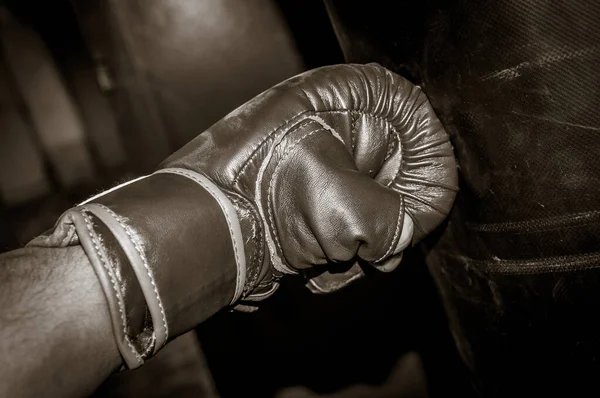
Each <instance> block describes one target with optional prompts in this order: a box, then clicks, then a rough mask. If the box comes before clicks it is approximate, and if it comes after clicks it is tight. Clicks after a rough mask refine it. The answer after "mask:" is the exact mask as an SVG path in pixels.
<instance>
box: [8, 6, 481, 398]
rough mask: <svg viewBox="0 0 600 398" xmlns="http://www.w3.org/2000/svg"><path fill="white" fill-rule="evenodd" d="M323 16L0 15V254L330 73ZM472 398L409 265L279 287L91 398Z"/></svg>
mask: <svg viewBox="0 0 600 398" xmlns="http://www.w3.org/2000/svg"><path fill="white" fill-rule="evenodd" d="M342 62H344V58H343V55H342V52H341V50H340V48H339V46H338V43H337V39H336V36H335V32H334V31H333V29H332V27H331V24H330V21H329V18H328V14H327V9H326V7H325V5H324V4H323V3H322V2H321V1H318V0H304V1H301V0H288V1H283V0H282V1H275V0H251V1H242V0H201V1H199V0H144V1H142V0H45V1H33V0H21V1H5V2H2V3H0V251H7V250H11V249H14V248H17V247H19V246H22V245H23V244H25V243H26V242H27V241H28V240H29V239H31V238H32V237H34V236H35V235H37V234H39V233H41V232H43V231H44V230H46V229H48V228H50V227H51V226H52V225H53V223H54V221H55V220H56V219H57V218H58V216H59V215H60V214H61V213H62V212H63V211H64V210H65V209H67V208H69V207H71V206H72V205H74V204H76V203H77V202H78V201H80V200H82V199H85V198H86V197H88V196H90V195H92V194H94V193H97V192H99V191H101V190H103V189H107V188H110V187H111V186H113V185H115V184H117V183H119V182H122V181H124V180H126V179H129V178H132V177H135V176H138V175H141V174H147V173H150V172H152V171H153V169H154V168H155V167H156V166H157V165H158V163H159V162H160V161H161V160H162V159H164V158H165V157H167V156H168V155H169V154H170V153H172V152H173V151H175V150H177V149H178V148H179V147H181V146H182V145H183V144H185V143H186V142H187V141H189V140H190V139H191V138H193V137H195V136H196V135H197V134H199V133H201V132H202V131H203V130H205V129H206V128H207V127H209V126H210V125H211V124H213V123H214V122H216V121H217V120H219V119H220V118H222V117H223V116H224V115H226V114H227V113H228V112H230V111H231V110H233V109H235V108H236V107H237V106H239V105H241V104H243V103H244V102H245V101H247V100H249V99H250V98H252V97H253V96H255V95H256V94H258V93H260V92H261V91H263V90H265V89H267V88H269V87H271V86H272V85H274V84H276V83H278V82H280V81H281V80H284V79H286V78H288V77H290V76H293V75H296V74H298V73H300V72H302V71H304V70H307V69H312V68H315V67H319V66H323V65H328V64H335V63H342ZM457 394H460V395H461V396H463V397H468V396H469V395H470V394H471V390H470V388H469V383H468V380H467V378H466V373H465V370H464V368H463V365H462V363H461V361H460V360H459V358H458V356H457V354H456V351H455V348H454V345H453V342H452V339H451V336H450V333H449V332H448V328H447V325H446V319H445V316H444V315H443V310H442V308H441V305H440V302H439V298H438V296H437V293H436V290H435V288H434V286H433V284H432V282H431V279H430V277H429V274H428V272H427V269H426V267H425V266H424V264H423V261H422V258H421V256H420V254H419V253H418V252H411V253H409V255H408V256H407V258H406V260H405V262H404V264H403V265H402V266H401V267H400V268H399V269H398V270H397V271H396V272H394V273H392V274H391V275H385V277H383V278H382V277H381V276H377V275H375V276H373V277H372V278H369V279H368V280H363V281H359V282H358V283H355V284H354V285H353V286H351V287H350V288H348V289H345V290H344V291H342V292H339V293H336V294H333V295H330V296H314V295H311V294H309V292H308V290H306V289H305V288H304V287H303V286H302V284H301V281H298V280H289V281H286V283H285V284H284V286H283V288H282V289H281V291H279V292H278V293H277V295H276V296H275V297H274V298H273V299H271V300H269V301H267V302H266V303H265V304H264V306H263V308H261V310H260V311H258V312H257V313H253V314H241V313H232V312H228V311H223V312H222V313H219V314H217V315H216V316H215V317H213V318H211V319H210V320H209V321H208V322H206V323H205V324H203V325H202V326H201V327H200V328H198V330H197V331H196V332H195V333H189V334H187V335H185V336H183V337H181V338H179V339H177V340H176V341H175V342H173V343H172V344H171V345H169V346H168V347H167V348H166V349H164V350H163V351H162V352H161V353H160V354H159V355H158V356H157V357H156V358H154V359H152V360H150V361H149V362H148V364H147V365H146V366H145V367H143V368H142V369H140V370H137V371H133V372H124V373H120V374H117V375H115V376H113V377H112V378H111V379H109V380H108V381H107V382H106V383H105V384H104V385H103V386H102V387H101V388H100V389H99V390H98V392H97V393H96V396H97V397H134V396H146V397H166V396H185V397H188V396H189V397H192V396H193V397H216V396H222V397H238V396H253V397H254V396H256V397H279V398H285V397H427V396H439V397H445V396H452V395H457Z"/></svg>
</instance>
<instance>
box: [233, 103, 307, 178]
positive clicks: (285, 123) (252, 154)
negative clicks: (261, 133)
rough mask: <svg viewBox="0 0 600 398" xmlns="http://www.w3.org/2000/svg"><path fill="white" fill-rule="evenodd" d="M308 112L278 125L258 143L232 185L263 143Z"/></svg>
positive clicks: (298, 114)
mask: <svg viewBox="0 0 600 398" xmlns="http://www.w3.org/2000/svg"><path fill="white" fill-rule="evenodd" d="M308 112H310V110H305V111H302V112H300V113H297V114H295V115H294V116H292V117H291V118H290V119H288V120H286V121H284V122H283V123H282V124H281V125H279V126H278V127H276V128H275V129H273V130H272V131H271V132H270V133H269V134H268V135H267V136H266V137H264V138H263V139H262V140H261V141H260V142H259V143H258V145H257V146H256V147H255V148H253V149H252V153H251V154H250V156H248V159H246V160H245V161H244V164H243V165H242V167H241V168H240V170H239V171H238V172H237V173H236V175H235V177H234V178H233V181H232V184H233V185H235V184H237V182H238V180H239V178H240V176H241V175H242V173H243V172H244V171H245V170H246V169H247V168H248V166H249V165H250V162H251V161H252V159H254V158H255V157H256V156H257V155H258V151H259V149H260V148H261V147H262V146H263V145H264V144H265V142H267V141H268V140H269V139H270V138H271V137H272V136H273V135H275V134H276V133H277V132H278V131H279V130H281V129H282V128H284V127H285V126H288V125H289V124H291V123H292V122H293V121H295V120H296V119H297V118H298V117H299V116H301V115H302V114H304V113H308Z"/></svg>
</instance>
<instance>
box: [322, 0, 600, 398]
mask: <svg viewBox="0 0 600 398" xmlns="http://www.w3.org/2000/svg"><path fill="white" fill-rule="evenodd" d="M327 3H328V8H329V10H330V14H331V16H332V20H333V21H334V24H335V26H336V32H337V33H338V37H339V39H340V43H341V45H342V48H343V50H344V53H345V55H346V57H347V59H348V61H350V62H372V61H376V62H379V63H381V64H383V65H384V66H386V67H388V68H390V69H392V70H394V71H396V72H400V73H402V74H403V75H404V76H407V77H408V78H410V79H411V80H412V81H413V82H415V83H418V84H422V86H423V88H424V91H425V92H426V93H427V95H428V97H429V98H430V100H431V101H432V104H433V105H434V108H435V109H436V111H437V113H438V115H439V117H440V119H441V120H442V122H443V124H444V125H445V127H446V128H447V130H448V132H449V133H450V135H451V140H452V142H453V144H454V147H455V150H456V156H457V160H458V164H459V170H460V176H461V190H460V194H459V195H458V197H457V202H456V206H455V210H454V211H453V213H452V215H451V220H450V223H449V225H448V228H446V230H445V231H444V233H443V235H442V236H441V237H440V241H439V242H438V244H437V245H435V247H434V248H433V249H432V251H431V252H430V253H429V256H428V263H429V266H430V269H431V271H432V274H433V275H434V277H435V278H436V280H437V284H438V287H439V288H440V290H441V292H442V295H443V297H444V300H445V305H446V309H447V313H448V316H449V319H450V322H451V326H452V328H453V332H454V336H455V340H456V343H457V345H458V347H459V349H460V351H461V352H462V356H463V358H464V360H465V362H466V363H467V364H468V366H469V368H470V369H471V372H472V375H473V380H474V383H475V385H476V386H477V388H478V390H479V391H480V392H481V393H482V395H484V396H492V397H509V396H527V395H530V396H556V395H559V394H562V395H565V396H598V395H599V394H600V387H599V385H598V383H597V382H596V379H597V375H598V372H599V371H600V366H599V365H598V355H599V354H600V323H599V322H598V318H597V316H596V312H597V311H596V304H597V302H598V299H599V298H600V296H599V294H600V293H599V292H600V286H599V281H600V279H599V276H598V266H599V265H600V254H599V253H598V248H599V247H600V233H599V232H600V223H599V221H600V218H599V217H598V214H599V213H598V203H599V200H600V185H599V181H600V168H599V167H598V160H597V157H598V153H599V151H600V140H598V131H600V115H599V113H598V104H600V73H599V69H598V65H599V64H600V53H599V51H598V48H597V44H598V43H599V42H600V24H599V23H598V21H600V6H599V4H598V2H596V1H591V0H584V1H575V0H572V1H571V0H570V1H564V2H545V1H534V0H510V1H492V2H479V1H471V0H460V1H442V0H433V1H427V2H419V3H418V4H412V5H408V4H404V3H403V4H402V5H391V4H389V2H383V1H372V2H369V5H368V6H365V7H360V8H359V7H355V6H354V5H353V4H351V3H349V2H344V1H337V0H331V1H328V2H327ZM382 9H385V10H386V12H381V10H382ZM398 16H407V17H406V18H402V23H398V19H397V18H398ZM408 16H409V17H408ZM432 243H433V242H432Z"/></svg>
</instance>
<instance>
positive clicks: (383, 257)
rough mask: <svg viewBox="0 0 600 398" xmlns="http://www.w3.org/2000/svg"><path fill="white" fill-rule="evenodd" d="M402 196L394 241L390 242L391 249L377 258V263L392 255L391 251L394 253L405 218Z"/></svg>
mask: <svg viewBox="0 0 600 398" xmlns="http://www.w3.org/2000/svg"><path fill="white" fill-rule="evenodd" d="M402 207H403V206H402V198H400V206H398V219H397V220H396V230H395V231H394V236H393V237H392V242H391V243H390V247H389V249H388V250H387V251H386V252H385V254H384V255H383V256H381V257H380V258H379V259H377V260H375V262H376V263H378V262H380V261H382V260H384V259H385V258H386V257H387V256H389V255H390V253H393V251H394V248H395V247H396V239H397V238H399V234H400V229H401V228H400V224H401V219H403V218H404V217H403V216H402V215H403V212H402Z"/></svg>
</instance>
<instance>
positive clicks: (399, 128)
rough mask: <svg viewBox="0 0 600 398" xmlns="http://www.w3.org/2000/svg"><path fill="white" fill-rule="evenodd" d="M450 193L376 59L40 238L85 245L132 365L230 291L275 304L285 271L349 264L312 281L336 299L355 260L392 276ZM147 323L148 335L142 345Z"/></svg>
mask: <svg viewBox="0 0 600 398" xmlns="http://www.w3.org/2000/svg"><path fill="white" fill-rule="evenodd" d="M202 179H204V180H206V181H204V182H202ZM214 184H216V185H214ZM456 185H457V173H456V166H455V162H454V156H453V152H452V147H451V145H450V143H449V140H448V136H447V134H446V133H445V131H444V129H443V128H442V127H441V124H440V122H439V120H438V119H437V117H436V116H435V114H434V113H433V110H432V108H431V106H430V104H429V102H428V100H427V98H426V97H425V95H424V94H423V93H422V91H421V89H420V88H419V87H416V86H414V85H412V84H411V83H409V82H408V81H407V80H405V79H403V78H401V77H400V76H398V75H396V74H393V73H391V72H389V71H388V70H386V69H384V68H382V67H381V66H379V65H375V64H373V65H366V66H365V65H338V66H331V67H325V68H320V69H316V70H313V71H310V72H307V73H304V74H301V75H299V76H296V77H294V78H292V79H289V80H287V81H285V82H283V83H281V84H279V85H277V86H275V87H273V88H271V89H270V90H267V91H265V92H264V93H263V94H261V95H259V96H257V97H256V98H255V99H253V100H251V101H250V102H248V103H246V104H244V105H242V106H241V107H240V108H238V109H237V110H235V111H233V112H232V113H230V114H229V115H227V116H226V117H225V118H224V119H223V120H221V121H220V122H218V123H216V124H215V125H214V126H213V127H211V128H210V129H209V130H207V131H206V132H204V133H203V134H200V135H199V136H198V137H197V138H196V139H194V140H193V141H191V142H190V143H189V144H187V145H186V146H185V147H183V148H182V149H180V150H179V151H177V152H176V153H175V154H173V155H172V156H171V157H169V158H168V159H167V160H166V161H164V162H163V163H162V164H161V166H160V167H159V170H158V171H157V172H156V173H154V174H153V175H151V176H149V177H146V178H140V179H138V180H135V181H132V182H130V183H126V184H123V185H121V186H119V187H117V188H115V189H112V190H109V191H107V192H105V193H104V194H101V195H98V196H97V197H94V198H91V199H90V200H88V201H86V202H84V203H83V204H82V205H80V206H78V207H77V208H75V209H73V210H71V211H68V212H67V213H66V214H65V215H64V216H63V217H62V218H61V220H59V223H58V224H57V226H56V228H55V230H54V231H53V233H51V234H50V235H48V236H43V237H40V238H38V239H36V240H35V241H34V242H32V244H38V245H45V246H60V245H68V244H77V243H81V244H82V246H83V247H84V249H85V250H86V253H87V254H88V257H90V259H91V261H92V264H93V266H94V267H95V269H96V271H97V274H98V276H99V279H100V281H101V283H102V285H103V288H104V291H105V294H106V296H107V299H108V301H109V307H110V308H111V314H112V316H113V326H114V329H115V335H116V337H117V341H118V343H119V344H120V345H119V347H120V349H121V353H122V354H123V356H124V358H125V359H126V362H127V364H128V366H129V367H134V366H139V365H140V363H141V362H142V360H143V359H144V358H145V357H146V356H147V355H149V354H148V353H149V352H152V353H156V352H157V351H158V349H160V348H161V347H162V346H163V344H164V343H165V341H166V340H167V339H168V337H169V336H171V337H175V336H177V335H180V334H182V333H184V332H186V331H187V330H189V329H191V328H192V327H194V326H196V325H197V324H198V323H200V322H201V321H202V320H204V319H206V318H207V317H209V316H210V315H212V314H213V313H214V312H216V311H217V310H219V309H221V308H223V307H226V306H227V305H228V304H230V302H231V301H232V297H233V301H234V302H235V301H236V300H237V299H238V297H239V296H241V295H242V294H243V297H242V298H243V299H244V300H246V301H248V300H250V301H251V300H260V299H264V298H266V297H268V296H269V295H270V294H271V293H272V292H273V291H274V289H276V287H277V286H278V278H279V277H280V275H281V274H282V273H291V274H293V273H299V272H301V271H307V270H309V269H311V268H313V267H315V266H323V267H322V269H323V270H325V271H328V272H329V271H336V268H337V267H338V266H339V265H341V266H342V268H343V267H347V266H350V270H349V271H348V270H347V269H345V270H344V272H342V277H341V278H340V277H339V276H338V275H335V274H334V273H329V274H326V273H321V274H320V275H318V276H315V275H313V276H314V279H313V284H312V286H313V288H314V290H315V291H319V292H328V291H331V290H335V289H338V288H341V287H342V286H344V285H345V284H346V283H348V282H349V281H351V280H354V279H356V278H357V277H359V276H361V275H362V269H361V266H360V265H353V264H354V263H355V262H356V261H357V260H359V259H360V260H362V261H365V262H368V263H370V264H372V265H374V266H375V267H376V268H378V269H380V270H382V271H386V272H387V271H391V270H393V269H394V268H395V267H396V266H397V265H398V264H399V262H400V259H401V257H402V251H403V250H404V248H406V247H407V246H408V245H410V244H411V243H413V242H416V241H418V240H420V239H422V238H423V236H425V235H426V234H427V233H429V232H431V231H432V229H433V228H435V227H436V226H437V225H438V224H439V223H440V222H441V221H442V220H443V219H444V218H445V216H446V215H447V214H448V212H449V210H450V208H451V206H452V203H453V201H454V197H455V192H456V189H457V188H456ZM224 202H227V205H226V206H225V205H224ZM229 208H231V209H232V210H231V212H230V211H229V210H228V209H229ZM240 241H243V244H242V245H241V246H240ZM115 246H117V247H115ZM119 249H122V252H121V251H120V250H119ZM332 264H333V267H329V268H328V267H327V265H332ZM128 267H131V268H133V271H134V273H135V276H136V279H137V281H138V282H139V285H136V284H135V280H132V277H131V276H132V275H133V273H132V272H131V271H129V270H128ZM317 268H318V267H317ZM328 275H332V276H331V277H330V278H329V277H328ZM244 286H245V289H243V293H242V288H244ZM140 290H141V292H142V293H143V298H145V302H146V306H147V309H148V311H147V312H146V311H145V310H146V307H143V306H140V303H139V302H140V294H139V291H140ZM150 324H151V325H152V331H153V334H152V335H153V338H154V340H153V341H151V342H148V343H147V344H145V345H144V344H142V348H141V349H137V350H136V349H135V347H134V346H133V345H134V344H135V343H136V341H137V340H138V333H142V334H144V335H146V334H147V333H146V331H147V326H148V325H150ZM140 331H141V332H140ZM132 342H133V345H132ZM132 353H133V357H131V354H132Z"/></svg>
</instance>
